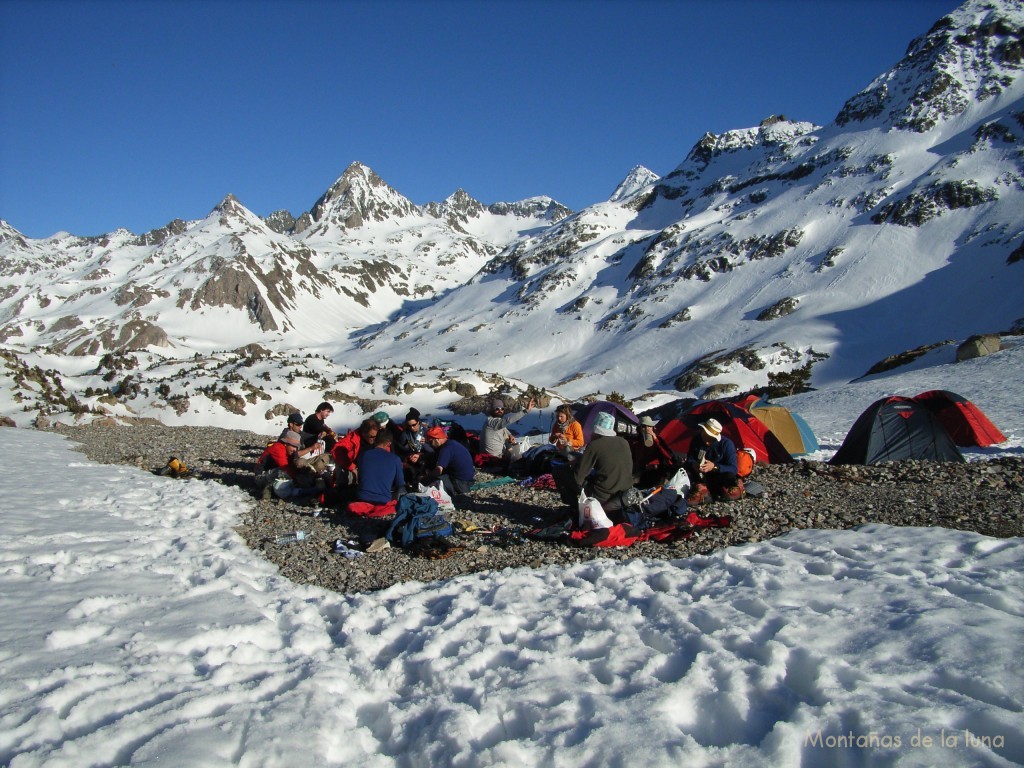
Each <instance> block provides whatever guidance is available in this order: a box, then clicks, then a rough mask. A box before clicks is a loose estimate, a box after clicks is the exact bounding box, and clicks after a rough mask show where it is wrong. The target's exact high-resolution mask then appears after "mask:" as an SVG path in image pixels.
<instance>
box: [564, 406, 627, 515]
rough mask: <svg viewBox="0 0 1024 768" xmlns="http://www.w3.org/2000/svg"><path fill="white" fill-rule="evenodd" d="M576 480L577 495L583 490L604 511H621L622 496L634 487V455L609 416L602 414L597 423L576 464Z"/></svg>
mask: <svg viewBox="0 0 1024 768" xmlns="http://www.w3.org/2000/svg"><path fill="white" fill-rule="evenodd" d="M573 479H574V481H575V485H576V488H575V489H574V490H575V495H579V489H581V488H582V489H584V490H585V491H586V493H587V495H588V496H590V497H593V498H595V499H597V500H598V501H599V502H601V506H602V507H604V508H605V511H609V510H616V509H621V508H622V506H623V503H622V494H624V493H625V492H626V491H628V490H629V489H630V488H632V487H633V454H632V451H631V450H630V448H629V442H628V441H627V440H626V438H624V437H620V436H619V435H617V434H616V432H615V417H614V416H612V415H611V414H610V413H600V414H598V416H597V419H596V420H595V421H594V435H593V437H592V438H591V440H590V443H589V445H587V447H586V450H584V451H583V455H582V456H581V457H580V460H579V462H578V463H577V464H576V468H575V473H574V476H573ZM563 498H564V493H563ZM571 503H572V504H575V500H574V501H572V502H571Z"/></svg>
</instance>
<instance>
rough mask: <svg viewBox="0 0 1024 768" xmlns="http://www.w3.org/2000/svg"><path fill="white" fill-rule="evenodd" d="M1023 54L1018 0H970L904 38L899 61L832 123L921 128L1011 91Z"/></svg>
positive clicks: (1023, 6) (1023, 18)
mask: <svg viewBox="0 0 1024 768" xmlns="http://www.w3.org/2000/svg"><path fill="white" fill-rule="evenodd" d="M1022 59H1024V2H1022V1H1021V0H1001V1H1000V2H991V0H969V1H968V2H966V3H964V5H962V6H961V7H960V8H958V9H956V10H955V11H953V12H952V13H950V14H949V15H947V16H944V17H942V18H941V19H939V20H938V21H937V22H936V23H935V24H934V25H933V26H932V28H931V29H930V30H929V31H928V33H927V34H925V35H923V36H921V37H919V38H917V39H916V40H914V41H913V42H911V44H910V46H909V47H908V49H907V53H906V55H905V56H904V57H903V59H902V60H901V61H900V62H899V63H898V64H897V65H896V66H895V67H893V69H892V70H890V71H889V72H886V73H885V74H883V75H881V76H879V77H878V78H876V79H875V80H874V81H873V82H872V83H871V84H870V85H869V86H868V87H867V88H865V89H864V90H863V91H861V92H860V93H858V94H857V95H856V96H854V97H853V98H851V99H850V100H849V101H847V102H846V104H845V105H844V106H843V108H842V110H841V111H840V112H839V115H838V116H837V117H836V123H837V124H838V125H840V126H845V125H847V124H849V123H854V122H861V123H871V122H874V121H877V122H880V123H883V124H887V125H891V126H892V127H894V128H898V129H903V130H909V131H914V132H916V133H924V132H925V131H928V130H930V129H932V128H934V127H935V126H936V125H938V124H939V123H941V122H943V121H946V120H949V119H952V118H955V117H957V116H959V115H962V114H964V113H965V112H967V111H968V110H969V109H970V108H971V107H972V106H976V105H979V104H982V103H983V102H986V101H988V100H989V99H991V98H993V97H995V96H999V95H1000V94H1002V93H1004V92H1006V91H1007V90H1010V89H1019V88H1020V82H1019V75H1020V72H1021V68H1022Z"/></svg>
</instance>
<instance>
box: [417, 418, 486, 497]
mask: <svg viewBox="0 0 1024 768" xmlns="http://www.w3.org/2000/svg"><path fill="white" fill-rule="evenodd" d="M427 442H428V443H430V445H431V446H433V448H434V450H435V451H436V452H437V461H436V462H435V464H434V475H435V477H440V478H441V485H442V486H444V489H445V490H446V491H448V495H449V496H451V497H452V498H453V499H454V498H455V497H456V496H461V495H464V494H466V493H469V489H470V486H472V485H473V479H474V478H475V477H476V467H474V466H473V456H472V454H470V452H469V449H468V448H466V446H464V445H463V444H462V443H460V442H457V441H456V440H449V439H448V435H447V433H446V432H445V431H444V430H443V429H442V428H441V427H431V428H430V429H429V430H428V431H427Z"/></svg>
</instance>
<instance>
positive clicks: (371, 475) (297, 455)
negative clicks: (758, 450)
mask: <svg viewBox="0 0 1024 768" xmlns="http://www.w3.org/2000/svg"><path fill="white" fill-rule="evenodd" d="M534 405H535V403H534V401H533V400H532V399H531V400H530V401H529V402H528V403H527V404H526V406H525V410H522V411H519V412H517V413H511V414H506V412H505V407H504V402H503V401H501V400H494V401H492V402H491V403H490V408H489V411H488V414H487V416H486V417H485V421H484V425H483V430H482V432H481V435H480V442H479V449H478V450H477V451H471V449H470V441H469V439H468V436H467V434H466V432H465V430H464V429H463V428H462V427H460V426H459V425H457V424H452V425H450V426H449V427H448V429H447V430H446V429H445V428H444V427H443V426H441V425H440V424H435V425H433V426H431V427H429V428H427V429H424V425H423V423H422V422H421V420H420V412H419V411H418V410H416V409H415V408H410V409H409V411H408V413H406V415H405V420H404V422H403V423H402V424H401V425H399V424H396V423H395V422H394V420H392V419H391V418H390V417H389V416H388V414H387V413H386V412H384V411H379V412H377V413H375V414H373V415H372V416H369V417H367V418H366V419H364V420H363V422H362V423H361V424H360V425H359V426H358V427H356V428H354V429H351V430H349V431H348V432H347V433H346V434H345V435H344V436H341V437H339V436H338V434H337V433H335V432H334V431H333V430H332V429H331V428H330V427H329V426H328V425H327V420H328V419H329V418H330V416H331V414H332V413H333V412H334V408H333V407H332V406H331V404H330V403H327V402H323V403H321V404H320V405H319V406H317V408H316V410H315V411H314V412H313V413H312V414H310V415H309V416H308V417H306V418H305V419H303V418H302V416H301V414H299V413H292V414H290V415H289V416H288V419H287V426H286V427H285V429H284V430H283V431H282V432H281V435H280V436H279V438H278V439H277V441H275V442H274V443H272V444H270V445H269V446H268V447H267V448H266V450H265V451H264V452H263V454H262V455H261V456H260V458H259V460H258V462H257V465H256V483H257V486H258V487H259V488H262V489H263V497H264V498H265V499H269V498H271V497H272V495H273V494H275V493H276V494H277V495H278V496H281V497H283V498H301V497H304V496H307V497H308V496H320V497H321V500H322V501H323V502H324V503H325V504H328V505H336V506H341V507H347V508H349V509H350V511H358V510H361V509H365V508H366V507H367V506H369V507H372V508H374V509H378V510H379V509H380V508H387V507H388V506H389V505H390V506H391V508H392V509H393V506H394V502H395V500H397V499H398V498H399V497H400V496H401V495H402V494H403V493H405V492H406V489H411V490H414V491H416V490H419V486H421V485H423V486H426V485H432V484H438V483H439V484H440V487H441V488H443V489H444V491H445V492H446V493H447V494H448V496H450V497H451V498H452V499H455V498H456V497H459V496H464V495H465V494H466V493H468V491H469V490H470V487H471V486H472V484H473V481H474V479H475V476H476V467H477V466H487V465H489V464H498V465H500V466H501V467H502V468H503V469H505V470H507V469H508V468H509V464H510V448H511V447H512V446H513V445H515V443H516V440H517V436H516V435H515V434H513V433H512V432H511V431H510V430H509V428H508V427H509V425H510V424H512V423H514V422H516V421H518V420H520V419H522V418H523V417H524V416H525V415H526V414H527V413H529V412H530V411H531V410H532V409H533V407H534ZM654 428H655V422H654V421H653V420H652V419H651V418H650V417H647V416H645V417H643V418H642V419H641V420H640V434H639V436H637V437H632V436H631V437H630V439H627V438H626V437H623V436H622V435H621V434H620V433H619V432H618V431H617V430H616V423H615V418H614V417H613V416H612V415H611V414H610V413H601V414H599V415H598V417H597V419H596V421H595V422H594V424H593V430H592V431H593V435H592V438H591V440H590V442H589V443H585V440H584V433H583V428H582V426H581V424H580V423H579V422H578V421H577V420H576V418H575V416H574V414H573V409H572V407H571V406H570V405H569V404H562V405H560V406H558V408H557V409H556V410H555V417H554V422H553V425H552V428H551V432H550V434H549V436H548V446H546V448H548V450H552V451H554V452H555V455H557V456H558V457H559V458H560V459H561V460H560V461H558V462H557V464H556V463H552V464H551V467H552V474H553V475H554V479H555V482H556V485H557V486H558V489H559V491H560V493H561V496H562V498H563V500H565V501H566V503H568V504H570V505H574V504H575V501H576V497H577V496H578V495H579V493H580V492H581V491H585V492H586V494H587V495H588V496H591V497H593V498H596V499H597V500H598V501H600V502H601V503H602V504H603V505H608V506H609V507H611V508H614V507H615V506H616V505H620V504H622V503H624V501H623V499H624V494H625V493H626V492H627V491H628V490H630V489H632V488H634V487H641V488H649V487H652V486H656V485H659V484H661V483H664V482H666V480H667V479H668V478H669V477H670V476H671V475H673V474H675V473H676V472H678V471H679V470H681V469H682V470H685V472H686V475H687V476H688V479H689V484H688V485H689V495H688V497H687V502H688V504H690V505H699V504H702V503H704V502H706V501H708V500H709V499H711V498H720V499H736V498H740V497H741V496H742V495H743V486H742V481H741V480H740V479H739V477H738V475H737V454H736V447H735V445H734V444H733V442H732V441H731V440H730V439H729V438H728V437H726V436H725V435H723V434H722V426H721V424H720V423H719V422H718V421H717V420H715V419H708V420H707V421H705V422H703V423H701V424H700V430H699V436H700V439H694V440H693V441H692V443H691V446H690V450H689V452H688V454H687V455H686V456H685V457H683V456H680V455H679V454H676V453H674V452H673V451H672V450H671V449H670V448H669V447H668V446H667V445H666V444H665V443H664V441H662V440H661V438H660V437H659V436H658V434H657V433H656V432H655V429H654ZM474 447H475V446H474Z"/></svg>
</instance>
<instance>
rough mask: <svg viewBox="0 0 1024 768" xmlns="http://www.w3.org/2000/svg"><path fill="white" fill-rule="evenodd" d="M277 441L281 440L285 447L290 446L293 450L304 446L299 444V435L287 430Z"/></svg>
mask: <svg viewBox="0 0 1024 768" xmlns="http://www.w3.org/2000/svg"><path fill="white" fill-rule="evenodd" d="M277 439H278V440H280V441H281V442H282V443H284V444H285V445H290V446H292V447H293V448H301V447H302V444H301V443H300V442H299V435H298V433H297V432H293V431H292V430H290V429H287V428H286V429H285V431H284V432H282V433H281V436H280V437H279V438H277Z"/></svg>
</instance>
